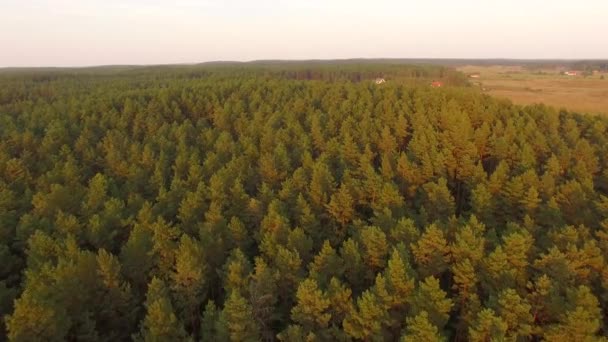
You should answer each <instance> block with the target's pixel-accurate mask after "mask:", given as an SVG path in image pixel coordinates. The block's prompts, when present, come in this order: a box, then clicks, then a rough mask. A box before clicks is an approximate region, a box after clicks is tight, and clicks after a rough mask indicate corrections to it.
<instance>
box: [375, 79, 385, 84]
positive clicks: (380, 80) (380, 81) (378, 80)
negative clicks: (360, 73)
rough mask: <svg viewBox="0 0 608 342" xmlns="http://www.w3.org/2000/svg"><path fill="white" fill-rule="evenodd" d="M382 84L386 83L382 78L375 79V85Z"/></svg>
mask: <svg viewBox="0 0 608 342" xmlns="http://www.w3.org/2000/svg"><path fill="white" fill-rule="evenodd" d="M382 83H386V80H385V79H384V78H376V84H382Z"/></svg>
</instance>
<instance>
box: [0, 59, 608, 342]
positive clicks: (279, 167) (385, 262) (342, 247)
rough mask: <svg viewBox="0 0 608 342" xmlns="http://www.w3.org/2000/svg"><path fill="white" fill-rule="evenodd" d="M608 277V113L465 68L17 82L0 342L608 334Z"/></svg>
mask: <svg viewBox="0 0 608 342" xmlns="http://www.w3.org/2000/svg"><path fill="white" fill-rule="evenodd" d="M379 77H381V78H384V79H385V80H386V83H384V84H376V83H375V82H374V80H375V79H376V78H379ZM433 81H441V82H443V84H444V86H442V87H440V88H433V87H431V86H430V84H431V82H433ZM607 263H608V118H607V117H602V116H592V115H587V114H584V113H576V112H569V111H566V110H558V109H555V108H553V107H548V106H545V105H542V104H538V105H530V106H518V105H514V104H513V103H511V102H509V101H508V100H502V99H496V98H493V97H490V96H489V95H486V94H483V93H482V92H480V91H479V90H478V89H477V88H476V87H471V86H469V85H468V83H467V78H466V76H465V75H464V74H462V73H460V72H458V71H456V70H454V69H452V68H449V67H443V66H439V65H405V64H399V63H361V62H357V61H352V62H350V63H342V64H341V63H326V64H323V63H313V62H310V63H279V62H267V63H258V64H230V63H226V64H223V63H218V64H209V65H194V66H156V67H115V68H109V67H108V68H90V69H44V70H42V69H39V70H37V69H33V70H4V71H2V72H1V73H0V340H7V341H146V342H147V341H192V342H194V341H296V342H297V341H607V339H606V337H605V336H606V335H608V264H607Z"/></svg>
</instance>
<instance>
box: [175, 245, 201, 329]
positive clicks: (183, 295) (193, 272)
mask: <svg viewBox="0 0 608 342" xmlns="http://www.w3.org/2000/svg"><path fill="white" fill-rule="evenodd" d="M205 272H206V269H205V258H204V255H203V250H202V247H201V246H200V243H199V242H198V241H197V240H196V239H193V238H190V237H189V236H188V235H182V238H181V239H180V242H179V247H178V249H177V252H176V256H175V271H174V272H173V273H172V274H171V278H172V284H171V289H172V290H173V291H174V294H175V299H176V304H177V305H178V308H179V309H180V312H181V314H182V317H184V319H185V324H186V326H187V327H189V328H193V329H195V330H196V329H198V326H199V323H198V322H197V321H196V316H197V312H198V311H199V306H200V305H201V303H202V301H203V300H204V299H205V298H204V296H205V292H204V290H205V285H206V284H205V282H206V279H205Z"/></svg>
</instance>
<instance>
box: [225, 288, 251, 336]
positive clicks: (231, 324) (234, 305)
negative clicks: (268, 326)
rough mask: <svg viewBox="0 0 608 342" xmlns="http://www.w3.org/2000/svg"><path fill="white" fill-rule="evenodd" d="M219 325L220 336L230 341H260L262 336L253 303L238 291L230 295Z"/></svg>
mask: <svg viewBox="0 0 608 342" xmlns="http://www.w3.org/2000/svg"><path fill="white" fill-rule="evenodd" d="M219 325H220V327H219V331H220V333H219V336H221V337H222V338H227V339H229V340H230V341H244V342H246V341H258V340H259V338H260V336H259V328H258V326H257V324H256V322H255V321H254V319H253V312H252V309H251V305H249V303H247V301H246V300H245V298H243V297H242V296H241V295H240V294H239V293H238V292H232V293H230V295H229V296H228V299H227V300H226V303H225V304H224V309H223V310H222V313H221V314H220V323H219ZM222 338H220V340H221V339H222Z"/></svg>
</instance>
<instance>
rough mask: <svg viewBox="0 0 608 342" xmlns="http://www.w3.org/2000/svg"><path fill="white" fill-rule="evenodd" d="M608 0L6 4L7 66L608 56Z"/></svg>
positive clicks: (1, 2) (32, 0)
mask: <svg viewBox="0 0 608 342" xmlns="http://www.w3.org/2000/svg"><path fill="white" fill-rule="evenodd" d="M607 34H608V1H607V0H576V1H574V0H570V1H565V0H552V1H549V0H509V1H507V0H483V1H482V0H416V1H411V0H368V1H359V0H290V1H279V0H198V1H196V0H167V1H161V0H0V67H16V66H90V65H109V64H172V63H199V62H205V61H217V60H223V61H226V60H231V61H249V60H258V59H340V58H523V59H534V58H543V59H544V58H555V59H591V58H594V59H601V58H603V59H608V35H607Z"/></svg>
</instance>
